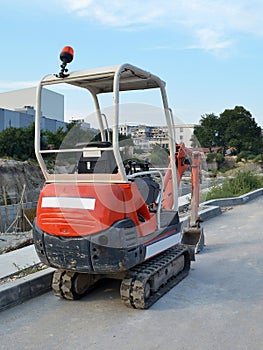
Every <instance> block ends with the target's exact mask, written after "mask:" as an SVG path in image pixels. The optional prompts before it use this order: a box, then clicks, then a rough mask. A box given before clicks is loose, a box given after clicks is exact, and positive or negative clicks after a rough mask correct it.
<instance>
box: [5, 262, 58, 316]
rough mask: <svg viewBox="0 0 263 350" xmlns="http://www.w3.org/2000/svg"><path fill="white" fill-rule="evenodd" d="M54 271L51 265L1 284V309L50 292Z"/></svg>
mask: <svg viewBox="0 0 263 350" xmlns="http://www.w3.org/2000/svg"><path fill="white" fill-rule="evenodd" d="M53 271H54V269H53V268H51V267H50V268H47V269H45V270H42V271H38V272H35V273H33V274H31V275H28V276H26V277H21V278H19V279H17V280H15V281H12V282H7V283H4V284H2V285H0V311H3V310H6V309H8V308H11V307H13V306H15V305H18V304H21V303H22V302H24V301H26V300H28V299H31V298H34V297H36V296H38V295H41V294H43V293H46V292H48V291H49V290H50V289H51V281H52V274H53Z"/></svg>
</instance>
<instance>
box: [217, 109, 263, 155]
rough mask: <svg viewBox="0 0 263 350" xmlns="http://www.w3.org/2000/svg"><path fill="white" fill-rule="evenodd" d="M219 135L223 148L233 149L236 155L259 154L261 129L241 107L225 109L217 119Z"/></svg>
mask: <svg viewBox="0 0 263 350" xmlns="http://www.w3.org/2000/svg"><path fill="white" fill-rule="evenodd" d="M219 124H220V131H219V134H220V136H221V138H222V140H223V142H222V145H223V146H224V148H225V149H226V148H230V147H234V148H235V149H236V150H237V153H240V152H241V151H250V152H252V153H260V149H259V148H260V140H261V128H260V127H259V126H258V125H257V123H256V122H255V119H254V118H253V117H252V115H251V113H250V112H249V111H247V110H246V109H245V108H244V107H242V106H236V107H235V108H234V109H226V110H225V111H224V112H223V113H221V114H220V117H219Z"/></svg>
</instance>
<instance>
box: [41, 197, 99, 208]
mask: <svg viewBox="0 0 263 350" xmlns="http://www.w3.org/2000/svg"><path fill="white" fill-rule="evenodd" d="M95 202H96V199H95V198H83V197H43V198H42V203H41V208H65V209H66V208H67V209H88V210H94V208H95Z"/></svg>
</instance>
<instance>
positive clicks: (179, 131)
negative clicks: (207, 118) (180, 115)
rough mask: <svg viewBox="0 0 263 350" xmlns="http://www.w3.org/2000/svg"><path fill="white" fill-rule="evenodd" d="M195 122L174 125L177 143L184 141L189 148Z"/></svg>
mask: <svg viewBox="0 0 263 350" xmlns="http://www.w3.org/2000/svg"><path fill="white" fill-rule="evenodd" d="M194 127H195V124H181V125H176V126H175V138H176V142H177V143H184V144H185V146H186V147H188V148H190V147H192V145H191V138H192V136H193V134H194Z"/></svg>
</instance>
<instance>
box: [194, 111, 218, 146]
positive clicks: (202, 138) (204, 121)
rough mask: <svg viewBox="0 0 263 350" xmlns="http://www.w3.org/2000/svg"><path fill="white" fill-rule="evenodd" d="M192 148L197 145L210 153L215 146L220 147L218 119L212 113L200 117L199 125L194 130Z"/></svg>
mask: <svg viewBox="0 0 263 350" xmlns="http://www.w3.org/2000/svg"><path fill="white" fill-rule="evenodd" d="M192 142H193V146H194V147H196V146H197V143H199V144H200V145H201V146H202V147H207V148H209V149H210V152H211V151H212V148H213V147H215V146H220V139H219V119H218V117H217V116H216V115H214V114H213V113H211V114H205V115H203V116H202V117H201V120H200V124H199V125H197V126H195V128H194V137H193V138H192Z"/></svg>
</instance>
